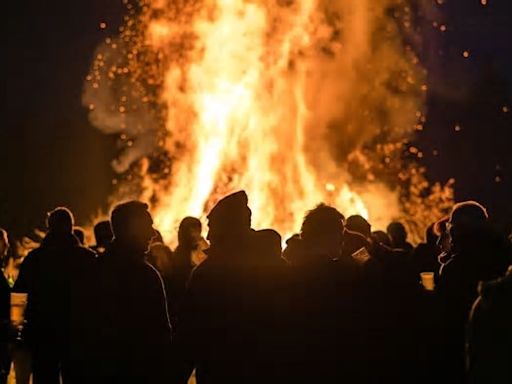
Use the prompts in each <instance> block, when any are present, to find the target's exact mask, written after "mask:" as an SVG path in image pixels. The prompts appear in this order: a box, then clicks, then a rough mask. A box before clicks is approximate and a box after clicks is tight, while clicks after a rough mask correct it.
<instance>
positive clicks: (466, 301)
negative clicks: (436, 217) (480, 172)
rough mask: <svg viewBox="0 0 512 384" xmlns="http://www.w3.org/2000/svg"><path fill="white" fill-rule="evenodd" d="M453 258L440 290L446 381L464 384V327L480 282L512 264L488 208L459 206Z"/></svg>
mask: <svg viewBox="0 0 512 384" xmlns="http://www.w3.org/2000/svg"><path fill="white" fill-rule="evenodd" d="M448 228H449V231H450V237H451V243H452V251H451V253H452V256H451V258H450V259H449V260H448V261H447V262H446V263H445V264H444V265H443V266H442V268H441V271H440V276H439V283H438V286H437V295H438V298H439V300H440V305H441V310H442V319H443V329H442V336H443V346H442V351H443V354H444V356H445V359H443V360H444V362H445V364H446V366H445V367H444V368H443V371H444V374H445V376H446V378H447V380H452V382H454V383H458V382H463V381H464V380H465V377H464V366H465V358H464V355H465V351H464V345H465V327H466V324H467V321H468V316H469V312H470V309H471V306H472V305H473V303H474V301H475V300H476V298H477V296H478V292H477V287H478V284H479V282H480V281H489V280H494V279H497V278H499V277H500V276H503V275H504V274H505V272H506V271H507V268H508V266H509V264H510V262H511V250H510V244H509V243H508V242H507V240H506V239H505V237H504V236H501V235H500V234H498V233H497V232H496V231H494V230H493V229H492V227H491V226H490V225H489V223H488V216H487V211H486V210H485V208H484V207H483V206H482V205H480V204H478V203H476V202H474V201H467V202H463V203H459V204H456V205H455V206H454V208H453V209H452V212H451V214H450V221H449V223H448Z"/></svg>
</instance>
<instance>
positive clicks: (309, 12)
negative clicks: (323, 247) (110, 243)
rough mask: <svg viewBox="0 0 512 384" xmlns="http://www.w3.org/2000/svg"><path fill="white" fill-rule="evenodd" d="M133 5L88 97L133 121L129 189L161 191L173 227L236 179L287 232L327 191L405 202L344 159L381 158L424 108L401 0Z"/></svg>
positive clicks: (124, 127)
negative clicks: (359, 174)
mask: <svg viewBox="0 0 512 384" xmlns="http://www.w3.org/2000/svg"><path fill="white" fill-rule="evenodd" d="M127 7H128V9H129V15H128V16H127V17H126V22H125V25H124V26H123V27H121V29H120V35H119V37H113V38H111V37H109V38H108V39H107V41H106V42H105V44H104V45H103V46H102V47H100V48H99V49H98V52H97V56H96V60H95V62H94V63H93V67H92V70H91V75H90V76H89V78H88V82H87V86H86V88H85V91H84V105H86V106H88V107H89V106H91V105H93V106H94V107H93V108H91V107H89V109H90V118H91V121H92V122H93V123H94V124H95V125H96V126H97V127H99V128H100V129H102V130H103V131H105V132H107V133H116V134H119V135H120V137H121V135H123V136H122V137H123V139H121V140H120V142H121V145H122V148H123V152H122V153H121V155H120V156H119V157H118V158H117V159H116V160H115V161H114V162H113V166H114V169H115V170H116V171H117V172H119V173H126V171H128V170H130V169H131V172H132V173H138V174H139V175H142V176H139V177H138V178H136V180H139V184H140V185H142V187H141V188H138V189H136V192H133V190H130V192H129V193H126V191H125V192H124V194H125V195H126V196H129V197H141V196H142V197H143V198H147V199H148V200H151V201H153V202H154V204H153V205H154V206H153V212H154V215H155V221H156V225H157V226H158V227H159V228H160V229H161V230H162V231H163V232H164V234H171V233H173V232H174V231H175V229H176V227H177V224H178V222H179V220H180V219H181V218H183V217H184V216H187V215H194V216H203V215H204V213H205V212H207V211H208V210H209V208H210V207H211V205H212V204H214V203H215V202H216V201H217V199H218V198H219V197H221V196H222V195H224V194H226V193H229V192H231V191H234V190H237V189H245V190H246V191H247V193H248V195H249V199H250V205H251V208H252V211H253V223H254V226H255V227H256V228H261V227H270V226H272V227H275V228H276V229H278V230H279V231H280V232H281V233H283V234H288V233H292V232H294V231H297V230H298V229H299V227H300V222H301V221H302V218H303V215H304V213H305V211H306V210H308V209H311V208H312V207H314V206H315V205H316V204H318V203H319V202H322V201H324V202H326V203H330V204H333V205H335V206H336V207H337V208H339V209H340V210H341V211H342V212H343V213H344V214H345V215H350V214H355V213H358V214H361V215H363V216H365V217H368V216H369V218H370V220H372V222H373V223H374V224H376V225H377V226H382V225H384V223H386V222H387V221H389V220H390V219H392V218H394V217H398V216H400V215H401V214H403V209H402V208H401V207H400V205H399V203H398V193H397V192H395V191H393V192H391V190H390V188H389V187H386V186H385V184H384V180H379V177H378V175H377V176H376V175H375V174H374V173H371V172H370V168H371V166H366V167H367V169H368V172H367V175H366V176H364V177H363V178H360V177H354V175H352V173H351V172H350V171H349V169H348V167H347V164H348V159H350V158H352V159H354V158H357V159H358V161H359V162H360V163H361V164H366V163H368V162H371V161H372V160H371V159H370V158H369V156H368V153H369V152H372V151H373V153H377V151H380V150H382V149H383V148H386V147H385V146H382V145H381V144H382V143H384V142H386V141H387V142H389V143H392V142H395V143H399V142H400V141H402V140H404V139H405V138H407V136H408V135H409V134H410V132H413V131H414V130H415V126H417V123H418V116H422V113H421V112H420V110H421V105H422V102H423V98H424V92H425V90H426V86H425V85H424V82H423V77H424V73H423V71H422V69H421V68H420V67H419V66H418V62H419V61H418V59H417V58H416V57H415V55H414V53H413V51H412V49H410V48H409V47H406V46H405V45H404V43H403V36H402V33H401V31H400V27H399V25H408V26H409V27H410V22H409V20H410V19H411V16H410V14H409V13H410V9H409V7H408V6H407V4H406V3H405V2H404V1H402V0H371V1H370V0H350V1H347V0H345V1H341V0H339V1H321V0H303V1H293V0H278V1H275V0H274V1H270V0H268V1H263V0H253V1H248V0H205V1H202V2H196V1H192V0H190V1H186V0H182V1H173V0H154V1H141V2H140V3H138V4H137V6H134V5H132V4H130V3H129V2H127ZM399 19H401V20H399ZM405 21H406V22H405ZM99 84H100V85H101V86H99ZM127 138H129V140H127ZM128 143H129V144H128ZM377 143H379V145H377ZM379 148H380V149H379ZM389 148H394V149H393V151H395V152H396V151H398V150H399V148H400V145H396V146H391V147H389ZM365 151H366V152H365ZM363 153H366V155H365V154H363ZM370 157H371V156H370ZM390 159H391V157H390V156H388V155H386V162H389V161H390ZM382 161H384V160H382ZM394 161H397V160H394ZM398 161H399V160H398ZM155 168H156V169H157V170H156V171H155ZM400 177H401V176H400ZM134 180H135V179H134ZM133 183H135V181H132V184H133ZM128 184H130V183H128ZM388 184H389V183H388ZM393 189H395V186H393ZM134 195H135V196H134Z"/></svg>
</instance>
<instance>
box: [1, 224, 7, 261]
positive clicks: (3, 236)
mask: <svg viewBox="0 0 512 384" xmlns="http://www.w3.org/2000/svg"><path fill="white" fill-rule="evenodd" d="M8 250H9V237H8V236H7V231H6V230H5V229H3V228H0V261H1V260H2V259H3V258H4V257H5V256H7V251H8Z"/></svg>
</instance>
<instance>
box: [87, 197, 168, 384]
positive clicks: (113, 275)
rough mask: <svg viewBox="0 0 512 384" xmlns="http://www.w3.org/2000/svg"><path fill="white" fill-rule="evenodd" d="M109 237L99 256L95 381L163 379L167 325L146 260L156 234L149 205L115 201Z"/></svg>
mask: <svg viewBox="0 0 512 384" xmlns="http://www.w3.org/2000/svg"><path fill="white" fill-rule="evenodd" d="M110 221H111V223H112V231H113V234H114V240H113V241H112V243H111V244H110V245H109V246H108V248H107V250H106V251H105V253H104V254H103V255H102V256H101V257H100V258H99V260H98V262H99V270H98V278H97V281H96V282H95V283H96V284H97V287H98V289H97V294H98V303H97V304H98V306H97V308H96V312H97V313H98V317H97V319H98V320H97V321H99V324H98V329H99V330H100V332H99V334H98V335H97V336H96V342H97V348H98V349H97V351H96V355H95V356H94V357H95V360H93V361H92V362H91V363H90V366H91V368H92V371H93V375H94V376H95V377H93V380H91V381H90V382H91V383H92V382H94V383H123V382H125V383H128V382H130V383H165V382H167V379H168V378H167V372H166V370H167V369H166V367H167V365H168V362H169V356H170V355H169V353H170V346H171V326H170V322H169V316H168V312H167V301H166V295H165V290H164V286H163V283H162V279H161V277H160V275H159V273H158V272H157V271H156V269H155V268H154V267H152V266H151V265H150V264H149V263H148V262H147V261H146V253H147V252H148V249H149V245H150V243H151V240H152V238H153V237H154V235H155V232H154V229H153V220H152V218H151V215H150V213H149V212H148V206H147V205H146V204H144V203H142V202H139V201H130V202H127V203H123V204H119V205H117V206H116V207H115V208H114V209H113V210H112V214H111V220H110Z"/></svg>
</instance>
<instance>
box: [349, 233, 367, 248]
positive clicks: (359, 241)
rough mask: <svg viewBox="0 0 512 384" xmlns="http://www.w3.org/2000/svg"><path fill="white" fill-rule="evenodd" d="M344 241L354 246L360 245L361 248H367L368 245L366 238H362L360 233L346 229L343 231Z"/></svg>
mask: <svg viewBox="0 0 512 384" xmlns="http://www.w3.org/2000/svg"><path fill="white" fill-rule="evenodd" d="M345 241H347V242H350V243H352V244H355V245H361V246H363V247H364V246H368V245H369V244H370V242H369V241H368V239H367V238H366V237H364V236H363V235H361V234H360V233H357V232H353V231H350V230H348V229H346V230H345Z"/></svg>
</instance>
